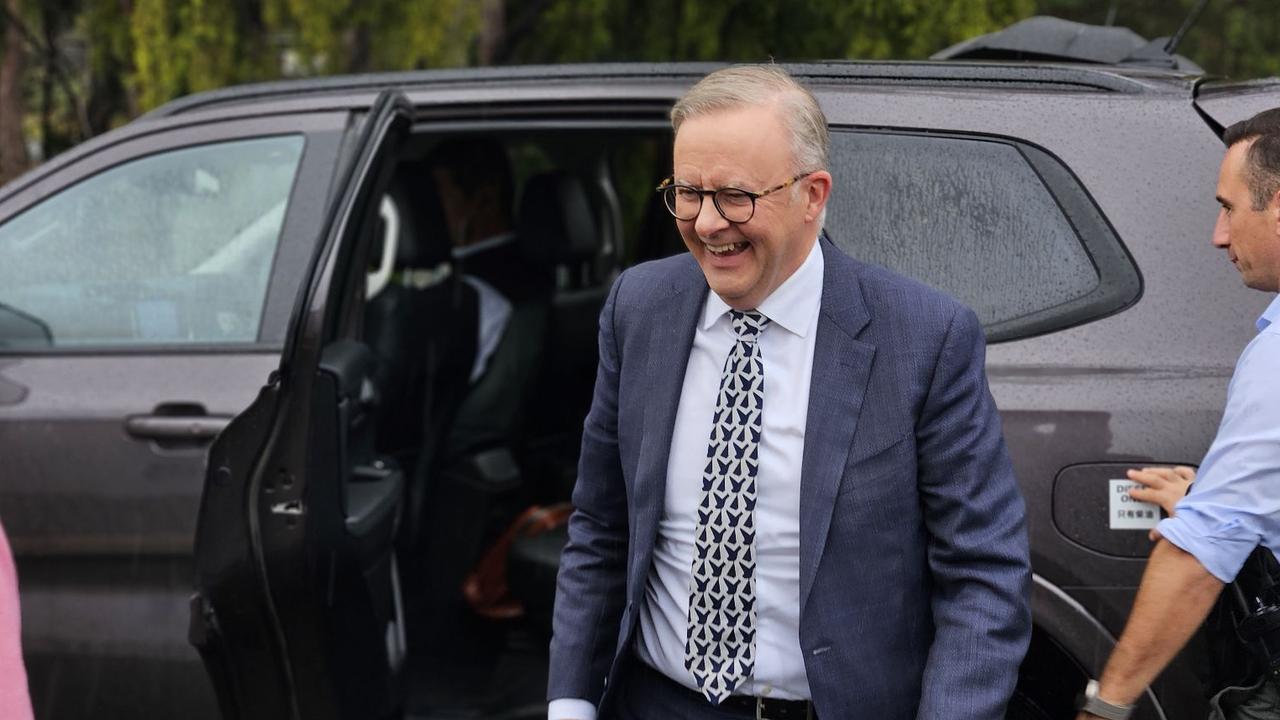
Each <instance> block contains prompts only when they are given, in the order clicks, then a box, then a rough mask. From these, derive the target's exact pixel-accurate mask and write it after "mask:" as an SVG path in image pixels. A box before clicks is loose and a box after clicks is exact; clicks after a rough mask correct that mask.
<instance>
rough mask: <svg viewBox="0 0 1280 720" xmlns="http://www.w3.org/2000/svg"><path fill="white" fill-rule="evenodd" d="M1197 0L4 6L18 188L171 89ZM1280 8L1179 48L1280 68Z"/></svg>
mask: <svg viewBox="0 0 1280 720" xmlns="http://www.w3.org/2000/svg"><path fill="white" fill-rule="evenodd" d="M1196 2H1197V0H1124V1H1123V2H1121V1H1120V0H806V2H804V3H781V2H759V1H758V0H0V8H3V15H2V16H0V20H3V23H2V27H3V32H2V33H0V40H2V42H3V45H2V46H0V181H3V180H5V179H8V178H11V177H13V176H14V175H16V174H18V173H19V172H21V171H22V170H24V169H25V168H26V167H27V165H28V159H27V155H28V150H29V149H34V151H35V154H36V156H37V158H42V157H50V156H52V155H54V154H56V153H58V152H60V151H62V150H64V149H66V148H67V147H70V146H71V145H74V144H76V143H78V142H81V141H83V140H85V139H87V138H88V137H90V136H92V135H96V134H99V133H102V132H105V131H106V130H108V129H110V128H112V127H115V126H116V125H119V124H121V123H123V122H126V121H128V120H129V119H131V118H133V117H136V116H137V115H139V114H140V113H143V112H146V111H147V110H150V109H152V108H154V107H156V106H158V105H160V104H162V103H164V102H167V101H168V100H170V99H173V98H175V97H179V96H181V95H185V94H188V93H192V92H198V91H201V90H207V89H211V88H218V87H224V86H227V85H234V84H239V83H246V82H255V81H263V80H271V79H276V78H281V77H295V76H308V75H321V74H332V73H360V72H378V71H390V70H409V69H422V68H439V67H459V66H467V65H502V64H514V63H559V62H607V61H636V60H639V61H668V60H706V61H756V60H764V59H768V58H773V59H776V60H780V61H790V60H805V59H816V58H858V59H886V58H901V59H914V58H925V57H928V56H929V55H930V54H932V53H934V52H936V51H937V50H939V49H941V48H944V47H947V46H948V45H951V44H953V43H955V42H958V41H960V40H963V39H965V38H968V37H972V36H973V35H978V34H981V33H985V32H991V31H993V30H996V29H999V28H1001V27H1004V26H1006V25H1009V24H1010V23H1012V22H1015V21H1017V20H1020V19H1023V18H1026V17H1029V16H1031V15H1034V14H1048V15H1057V16H1059V17H1064V18H1067V19H1070V20H1077V21H1081V22H1087V23H1093V24H1107V23H1108V22H1110V23H1113V24H1118V25H1127V26H1129V27H1131V28H1133V29H1134V30H1136V31H1137V32H1139V33H1140V34H1142V35H1145V36H1147V37H1158V36H1166V35H1171V34H1172V33H1174V32H1175V31H1176V30H1177V28H1178V26H1179V25H1180V24H1181V23H1182V21H1183V19H1184V18H1185V17H1186V16H1187V14H1188V13H1189V11H1190V9H1191V8H1192V6H1194V5H1195V4H1196ZM1277 36H1280V5H1277V3H1276V2H1275V0H1213V1H1212V2H1211V3H1210V4H1209V7H1208V9H1207V10H1206V11H1205V13H1204V15H1203V17H1201V19H1200V21H1199V23H1198V24H1197V25H1196V27H1195V28H1194V29H1192V31H1191V32H1190V33H1189V34H1188V35H1187V37H1186V39H1185V40H1184V42H1183V44H1182V46H1181V47H1180V48H1179V51H1180V52H1181V53H1182V54H1184V55H1186V56H1188V57H1189V58H1191V59H1192V60H1194V61H1196V62H1198V63H1199V64H1200V65H1202V66H1203V67H1204V68H1205V69H1206V70H1208V71H1209V72H1211V73H1216V74H1220V75H1225V76H1229V77H1234V78H1250V77H1262V76H1269V75H1280V51H1278V50H1277V49H1276V48H1275V47H1274V43H1273V42H1272V39H1273V38H1275V37H1277Z"/></svg>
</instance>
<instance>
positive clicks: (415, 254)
mask: <svg viewBox="0 0 1280 720" xmlns="http://www.w3.org/2000/svg"><path fill="white" fill-rule="evenodd" d="M388 194H390V195H391V198H392V200H393V201H394V202H395V204H396V208H397V209H398V210H399V211H400V236H399V238H398V242H397V244H396V267H401V268H404V267H414V268H429V267H435V266H437V265H439V264H441V263H444V262H448V261H449V259H450V258H451V257H452V246H451V243H450V239H449V226H448V224H447V223H446V222H445V218H444V208H443V207H442V206H441V204H440V191H439V190H438V189H437V188H436V181H435V178H434V176H433V175H432V174H431V166H430V165H428V164H427V163H425V162H422V161H418V162H409V163H402V164H400V165H399V166H398V167H397V168H396V170H395V175H394V176H393V177H392V180H391V188H390V189H389V190H388Z"/></svg>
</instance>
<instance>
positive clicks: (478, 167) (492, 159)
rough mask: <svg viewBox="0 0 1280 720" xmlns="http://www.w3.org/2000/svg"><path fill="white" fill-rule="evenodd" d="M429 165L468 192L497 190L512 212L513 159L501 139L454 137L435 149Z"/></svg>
mask: <svg viewBox="0 0 1280 720" xmlns="http://www.w3.org/2000/svg"><path fill="white" fill-rule="evenodd" d="M426 162H427V165H428V166H430V167H433V168H441V169H443V170H444V171H445V172H446V173H448V175H449V179H450V180H452V181H453V183H454V184H455V185H457V186H458V189H459V190H461V191H462V192H464V193H468V194H470V193H475V192H479V191H480V190H482V189H484V188H486V187H496V188H497V189H498V200H499V202H501V203H502V208H503V209H504V210H506V211H508V212H510V210H511V207H512V201H513V199H514V194H515V193H514V185H515V183H514V181H513V179H512V175H511V160H510V159H509V158H508V157H507V150H506V148H505V147H503V146H502V143H500V142H498V141H497V140H495V139H493V138H490V137H476V136H472V137H456V138H450V139H448V140H445V141H443V142H441V143H440V144H439V145H436V146H435V147H434V148H432V149H431V152H430V154H428V155H427V159H426Z"/></svg>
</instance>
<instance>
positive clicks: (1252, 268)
mask: <svg viewBox="0 0 1280 720" xmlns="http://www.w3.org/2000/svg"><path fill="white" fill-rule="evenodd" d="M1252 144H1253V141H1249V140H1246V141H1243V142H1238V143H1236V144H1235V145H1232V146H1231V147H1230V148H1228V149H1227V154H1226V157H1224V158H1223V159H1222V169H1221V170H1220V171H1219V173H1218V191H1217V196H1218V203H1219V204H1220V205H1221V206H1222V209H1221V210H1219V211H1218V222H1217V224H1216V225H1215V226H1214V228H1213V244H1214V245H1215V246H1216V247H1220V248H1222V249H1224V250H1226V251H1227V257H1228V258H1229V259H1230V260H1231V263H1232V264H1233V265H1235V266H1236V270H1239V271H1240V277H1241V279H1242V280H1244V284H1245V285H1246V286H1248V287H1251V288H1253V289H1254V290H1264V291H1267V292H1275V291H1277V290H1280V200H1277V198H1276V196H1272V198H1271V200H1270V202H1268V203H1267V207H1266V208H1264V209H1262V210H1254V209H1253V204H1252V195H1251V193H1250V191H1249V183H1248V168H1247V166H1248V159H1247V154H1248V151H1249V147H1250V146H1251V145H1252Z"/></svg>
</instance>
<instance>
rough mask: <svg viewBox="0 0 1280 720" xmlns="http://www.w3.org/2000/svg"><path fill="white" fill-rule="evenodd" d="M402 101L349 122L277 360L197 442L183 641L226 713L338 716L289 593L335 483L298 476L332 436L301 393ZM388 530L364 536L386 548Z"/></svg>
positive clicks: (312, 637)
mask: <svg viewBox="0 0 1280 720" xmlns="http://www.w3.org/2000/svg"><path fill="white" fill-rule="evenodd" d="M412 114H413V109H412V106H410V105H409V103H408V101H407V100H405V99H404V97H403V96H402V95H401V94H399V93H398V92H395V91H390V90H388V91H384V92H382V93H380V94H379V95H378V97H377V98H376V100H375V101H374V102H373V104H372V106H371V107H370V108H369V109H368V110H367V112H366V113H365V114H364V116H363V118H362V119H361V120H360V122H359V124H358V125H357V126H356V127H354V128H353V130H352V132H351V134H350V135H349V142H348V144H347V147H346V149H345V152H344V156H345V160H344V164H343V168H344V169H343V170H342V172H341V173H340V175H339V179H338V180H337V181H336V182H335V184H334V185H333V186H332V190H331V192H330V194H329V200H328V208H329V212H328V213H326V214H325V215H326V220H325V223H324V230H323V232H322V234H321V235H320V237H321V238H322V240H321V242H320V244H319V245H318V247H317V248H316V252H315V254H314V256H313V258H312V262H311V264H310V268H309V272H308V273H307V281H306V282H305V283H304V284H303V286H302V287H303V292H301V293H300V295H299V301H298V303H297V304H296V305H295V307H294V311H293V314H292V316H291V318H290V329H289V332H288V334H287V336H286V343H285V349H284V351H283V354H282V359H281V366H280V370H279V371H278V372H277V373H274V374H273V375H272V377H271V378H270V379H269V381H268V383H267V385H266V386H264V387H263V388H262V390H261V392H260V393H259V396H258V398H257V400H255V401H254V403H253V404H252V405H251V406H250V407H249V409H248V410H246V411H245V412H244V413H243V414H241V415H239V416H237V417H236V418H235V419H234V420H233V421H232V423H231V425H230V426H228V428H227V430H226V431H224V432H223V434H222V435H221V436H220V437H219V438H218V440H217V441H216V442H215V443H214V445H213V447H212V448H211V450H210V454H209V464H208V467H209V470H208V474H207V477H206V482H205V491H204V497H203V500H202V503H201V510H200V518H199V521H198V528H197V533H196V538H197V540H196V565H197V578H196V594H195V595H194V596H193V598H192V606H191V641H192V643H193V644H195V645H196V646H197V648H199V649H200V651H201V654H202V656H203V657H204V659H205V665H206V669H207V670H208V672H209V673H210V676H211V678H212V680H213V682H214V687H215V691H216V692H217V694H218V696H219V704H220V706H221V708H222V712H223V715H224V717H227V718H249V717H262V718H280V717H289V718H296V719H297V720H301V719H302V718H308V719H310V718H329V717H340V716H341V712H342V711H341V707H340V706H341V704H342V703H340V702H339V701H338V699H337V697H336V696H340V695H341V694H342V693H341V692H340V688H338V687H337V685H338V684H340V683H343V682H345V681H348V680H349V678H347V677H343V676H339V675H338V674H336V673H335V672H334V668H333V667H331V663H330V662H329V661H327V659H326V658H327V655H326V649H325V637H324V631H323V630H322V629H321V628H322V626H323V625H324V619H323V616H324V609H323V602H319V603H312V602H309V601H308V602H303V601H300V600H299V599H305V598H307V597H308V595H307V592H308V590H309V589H310V581H311V580H312V579H313V577H314V575H315V573H314V572H313V571H314V570H315V569H316V568H315V563H316V562H322V563H323V562H332V557H320V558H317V557H315V556H313V555H311V554H309V553H310V549H309V548H310V545H309V543H310V542H316V540H315V538H312V537H311V536H310V533H312V532H319V531H321V529H320V521H319V520H318V519H317V520H316V522H315V526H314V527H312V524H311V523H312V517H311V510H312V508H311V507H310V506H309V502H310V501H311V500H312V499H314V495H315V493H318V492H324V493H334V492H337V491H338V489H336V488H325V487H319V485H322V483H311V482H309V480H310V477H309V475H310V473H311V471H312V470H314V466H313V460H314V457H313V456H314V455H315V454H316V450H315V448H316V447H318V446H319V444H322V443H323V442H324V441H325V440H328V441H330V442H334V441H337V440H338V438H335V437H333V436H332V435H329V436H328V437H326V435H328V433H330V432H331V431H332V428H329V427H326V426H325V424H324V422H322V421H321V420H318V419H316V418H314V417H312V401H313V398H314V393H316V392H317V391H318V390H317V386H318V385H320V384H321V383H322V382H324V380H323V379H322V378H321V376H322V374H324V373H325V372H326V368H325V362H326V359H325V357H324V356H323V355H324V351H325V348H326V346H328V345H330V342H331V341H332V340H334V339H335V338H339V337H344V336H350V335H353V334H354V332H355V331H356V329H357V328H356V327H355V325H356V324H357V322H358V321H357V320H356V319H355V316H354V314H353V313H352V312H350V308H351V305H350V304H349V303H350V301H351V300H352V299H353V298H352V297H351V296H352V295H353V292H352V290H353V288H356V287H357V286H362V284H363V282H364V278H365V275H364V268H363V266H360V267H355V265H357V264H358V263H354V262H352V259H353V258H359V257H360V255H359V252H358V251H359V247H358V245H359V242H358V240H359V238H360V237H361V235H362V233H361V232H360V229H361V227H363V226H364V225H365V223H366V222H367V221H368V219H369V216H370V215H376V214H377V210H378V208H377V203H376V202H373V200H374V199H375V198H376V197H377V196H378V195H377V193H379V192H380V191H381V188H384V187H385V185H386V182H387V179H388V177H389V174H390V169H391V167H392V166H393V164H394V158H393V157H391V153H390V152H389V150H390V148H392V147H394V146H396V145H397V144H398V143H399V142H400V141H401V140H402V139H403V138H404V137H407V136H408V133H409V129H410V127H411V126H412V120H413V118H412ZM356 292H357V293H358V292H359V291H358V290H357V291H356ZM356 299H358V298H356ZM357 304H358V303H357ZM313 486H316V487H313ZM397 500H398V497H397ZM380 512H390V510H387V509H386V508H385V507H384V508H382V510H380ZM393 539H394V536H393V535H391V536H388V537H386V538H385V539H383V538H374V539H373V540H372V542H374V543H381V544H385V547H386V549H387V550H391V549H392V545H391V543H392V541H393ZM319 572H320V573H321V574H322V573H323V572H324V569H323V568H322V569H321V570H320V571H319ZM331 572H332V570H331ZM391 575H392V577H393V578H394V577H395V570H394V566H393V567H392V572H391ZM393 582H394V581H393ZM331 587H332V586H331V585H330V589H331ZM394 592H396V593H398V588H395V589H394ZM282 598H289V600H287V601H281V599H282ZM377 640H378V641H379V642H380V641H382V638H378V639H377ZM388 642H389V643H390V642H391V640H390V639H388ZM389 653H391V655H392V656H394V652H393V651H391V650H390V649H389ZM392 661H393V664H394V657H392ZM391 670H392V673H391V674H392V675H393V676H394V674H395V672H394V671H395V668H394V667H392V668H391ZM395 680H396V678H395V677H392V678H390V681H391V682H390V683H389V685H388V692H391V691H392V689H393V688H394V686H395ZM398 700H399V699H398V698H394V699H392V701H393V702H398Z"/></svg>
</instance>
